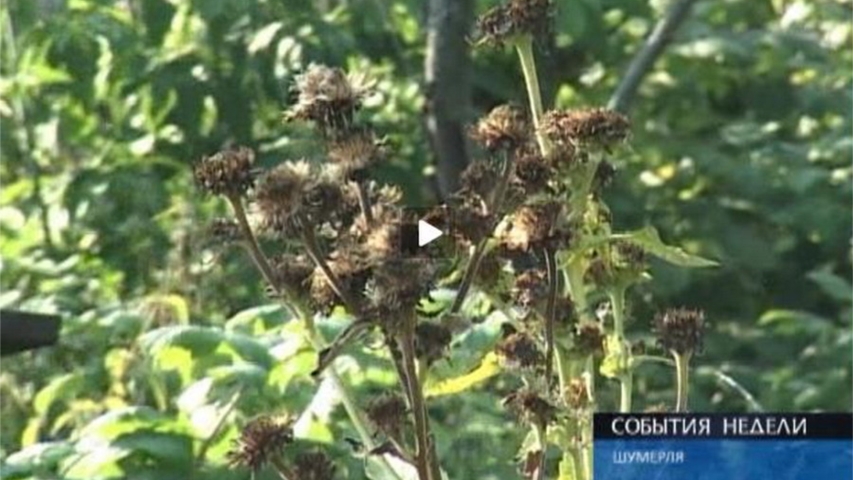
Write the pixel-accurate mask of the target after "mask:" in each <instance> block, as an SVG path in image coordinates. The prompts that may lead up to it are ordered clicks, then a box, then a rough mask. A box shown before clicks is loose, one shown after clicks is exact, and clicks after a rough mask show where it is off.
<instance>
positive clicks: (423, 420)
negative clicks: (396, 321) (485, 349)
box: [399, 317, 441, 480]
mask: <svg viewBox="0 0 853 480" xmlns="http://www.w3.org/2000/svg"><path fill="white" fill-rule="evenodd" d="M408 323H409V324H408V325H406V326H405V327H404V331H403V332H402V333H401V334H400V338H399V340H400V350H401V351H402V354H403V370H404V372H405V376H406V381H407V383H408V386H409V391H410V394H411V397H412V398H411V400H412V405H411V406H412V415H413V416H414V420H415V443H416V450H417V451H416V453H415V464H416V465H415V466H416V468H417V470H418V477H419V478H420V480H441V471H440V469H439V467H438V461H437V459H436V458H435V456H434V455H433V448H432V438H431V435H430V428H429V416H428V415H427V411H426V404H425V401H424V397H423V390H422V389H421V384H420V380H419V378H418V372H417V367H416V366H415V362H416V360H415V326H414V323H415V318H414V317H412V318H411V319H409V322H408Z"/></svg>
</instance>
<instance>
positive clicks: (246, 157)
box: [193, 147, 255, 197]
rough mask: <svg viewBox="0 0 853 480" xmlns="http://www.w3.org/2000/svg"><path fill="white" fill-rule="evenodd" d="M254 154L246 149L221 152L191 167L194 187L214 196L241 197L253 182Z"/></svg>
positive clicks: (240, 148)
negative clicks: (196, 186)
mask: <svg viewBox="0 0 853 480" xmlns="http://www.w3.org/2000/svg"><path fill="white" fill-rule="evenodd" d="M254 163H255V152H254V151H252V149H250V148H247V147H238V148H234V149H228V150H223V151H221V152H217V153H215V154H214V155H211V156H209V157H204V158H202V159H201V161H199V162H196V163H195V164H194V165H193V177H194V179H195V183H196V185H198V186H199V188H201V189H202V190H204V191H205V192H208V193H212V194H214V195H225V196H228V197H233V196H243V195H245V194H246V192H247V191H248V190H249V189H250V188H252V186H253V185H254V182H255V178H254V172H253V171H252V165H254Z"/></svg>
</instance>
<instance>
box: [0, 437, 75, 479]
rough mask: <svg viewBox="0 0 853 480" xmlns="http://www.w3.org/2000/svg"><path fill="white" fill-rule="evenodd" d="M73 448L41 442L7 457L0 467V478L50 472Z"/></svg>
mask: <svg viewBox="0 0 853 480" xmlns="http://www.w3.org/2000/svg"><path fill="white" fill-rule="evenodd" d="M73 453H74V447H73V446H72V445H71V444H70V443H68V442H66V441H61V442H43V443H36V444H34V445H30V446H28V447H26V448H24V449H23V450H20V451H18V452H15V453H13V454H11V455H9V457H8V458H6V460H5V461H4V462H3V464H2V466H0V478H2V479H3V480H12V479H18V478H28V477H33V476H36V473H37V472H47V471H52V470H54V469H55V468H56V466H57V465H59V463H60V462H61V461H62V460H63V459H64V458H66V457H68V456H69V455H72V454H73Z"/></svg>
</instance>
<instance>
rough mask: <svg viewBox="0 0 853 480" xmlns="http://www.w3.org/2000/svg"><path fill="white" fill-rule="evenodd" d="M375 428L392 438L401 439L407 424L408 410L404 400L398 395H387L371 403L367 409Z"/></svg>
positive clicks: (368, 416) (366, 411)
mask: <svg viewBox="0 0 853 480" xmlns="http://www.w3.org/2000/svg"><path fill="white" fill-rule="evenodd" d="M365 413H366V414H367V418H368V419H369V420H370V423H371V424H373V427H374V428H375V429H376V430H377V431H378V432H382V433H384V434H385V435H387V436H389V437H391V438H397V439H399V438H400V437H401V436H402V435H401V432H402V429H403V426H404V425H405V424H406V418H407V415H408V410H407V408H406V402H404V401H403V398H402V397H400V396H399V395H396V394H385V395H382V396H380V397H376V398H374V399H372V400H371V401H370V403H369V404H368V405H367V408H366V409H365Z"/></svg>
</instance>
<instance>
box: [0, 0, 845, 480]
mask: <svg viewBox="0 0 853 480" xmlns="http://www.w3.org/2000/svg"><path fill="white" fill-rule="evenodd" d="M476 3H477V5H476V9H477V11H480V12H481V11H483V10H485V9H486V8H487V7H488V6H489V5H491V4H493V3H494V2H493V1H487V0H479V1H477V2H476ZM555 3H556V4H557V9H556V15H555V21H554V27H555V28H554V34H555V37H554V39H553V41H550V42H547V44H545V45H540V48H539V51H538V52H537V53H538V55H539V58H540V66H541V67H542V68H543V69H544V76H545V77H546V78H545V83H546V85H548V88H547V90H548V91H549V92H550V96H551V97H552V99H553V102H554V104H555V105H557V106H558V107H562V108H572V107H578V106H595V105H603V104H606V103H607V101H608V98H609V97H610V96H611V95H612V93H613V91H614V89H615V87H616V86H617V84H618V82H619V80H620V78H621V77H622V75H623V74H624V71H625V69H626V67H627V65H628V63H629V62H630V60H631V58H632V56H633V55H634V54H635V53H636V51H637V50H638V49H639V48H640V46H641V45H642V42H643V40H644V38H645V37H646V36H647V35H648V34H649V32H650V30H651V28H652V27H653V26H654V23H655V22H656V21H657V19H659V18H660V17H661V15H662V14H663V12H664V11H665V8H666V7H667V5H668V4H669V2H667V1H663V0H565V1H557V2H555ZM0 5H2V80H0V122H2V123H0V129H2V166H0V173H2V182H3V189H2V192H0V199H2V202H0V253H1V254H2V294H0V306H3V307H10V306H11V307H15V308H20V309H26V310H30V311H41V312H58V313H61V314H62V315H63V316H64V324H63V325H64V326H63V332H62V337H61V340H60V345H58V346H57V347H53V348H49V349H45V350H43V351H38V352H33V353H26V354H22V355H18V356H15V357H6V359H4V360H3V364H2V373H0V399H2V400H0V415H2V425H0V446H2V458H3V467H2V478H10V479H11V478H31V477H36V478H85V479H92V478H118V477H122V478H158V479H164V478H189V475H190V474H193V475H194V477H193V478H248V473H245V472H229V471H228V470H227V468H225V466H224V452H225V451H226V450H227V448H228V447H229V445H230V441H231V440H232V439H233V438H234V436H235V435H236V433H237V431H238V426H239V425H240V424H242V422H243V421H244V420H245V419H246V418H248V417H251V416H252V415H255V414H257V413H261V412H263V411H292V412H297V411H302V410H306V409H307V410H309V411H311V412H312V415H310V416H307V417H304V418H303V419H302V420H301V422H302V424H301V425H300V428H299V429H298V431H299V432H300V436H301V437H302V438H303V439H304V441H306V442H319V443H324V444H328V445H329V447H330V448H332V449H333V450H334V451H336V452H337V455H336V456H335V459H336V460H337V461H340V462H341V464H342V468H343V469H345V470H347V471H348V472H349V475H350V476H349V477H348V478H358V475H361V469H360V468H359V467H358V462H360V460H358V459H355V458H351V457H350V456H349V455H347V452H348V449H349V447H348V446H347V444H346V442H343V441H342V439H343V438H344V437H347V436H349V437H355V436H356V435H355V434H354V433H353V432H352V427H350V426H349V425H348V423H347V422H346V421H345V416H344V415H343V413H342V412H341V411H340V409H338V408H335V407H336V405H337V399H336V396H335V394H334V391H333V390H334V389H331V388H328V387H329V386H328V385H324V384H321V385H320V387H319V393H318V392H317V388H316V387H315V385H314V383H313V382H312V381H311V379H310V378H309V377H308V372H310V370H311V369H312V368H313V364H314V358H315V357H314V352H313V351H312V350H311V349H310V348H309V347H308V346H305V345H301V344H300V342H299V341H298V340H294V339H295V338H298V335H296V333H298V332H297V331H296V329H297V326H296V325H294V324H291V323H289V322H287V321H286V318H285V315H284V314H283V313H282V312H281V311H280V310H279V309H278V308H277V307H275V306H271V305H269V303H270V301H269V300H267V299H266V298H265V297H264V295H263V288H262V285H261V282H260V280H259V278H258V277H257V275H256V274H255V273H254V271H252V269H251V267H250V265H249V264H248V262H245V261H244V259H243V257H242V255H241V252H238V251H219V250H212V249H211V248H210V245H208V244H207V243H206V238H205V235H204V230H205V225H206V222H207V220H208V219H209V218H211V217H213V216H215V215H217V214H223V213H225V212H226V211H227V210H226V209H225V208H224V206H223V205H222V204H220V203H218V202H216V201H214V200H212V199H208V198H202V197H201V195H199V194H198V192H197V191H196V190H195V189H194V187H193V185H192V179H191V175H190V173H189V165H190V163H191V162H192V161H194V160H196V159H199V158H200V157H201V156H202V155H205V154H211V153H213V152H215V151H216V150H217V149H219V148H221V147H223V146H227V145H248V146H251V147H253V148H255V149H256V150H257V151H258V152H259V156H260V158H261V160H262V163H264V164H266V165H271V164H274V163H275V162H277V161H279V160H281V159H284V158H294V157H302V156H305V157H308V158H311V159H319V155H318V154H317V149H316V148H315V145H314V144H312V142H310V141H307V140H306V138H309V136H308V135H306V132H305V131H300V128H299V127H294V126H286V125H283V124H282V122H281V111H282V110H283V108H285V107H286V106H287V105H288V104H289V102H290V101H291V92H290V90H289V82H290V81H291V80H292V78H293V76H294V75H295V74H296V73H298V72H299V71H300V70H301V69H303V68H304V67H306V66H307V65H308V64H309V63H310V62H319V63H326V64H329V65H334V66H341V67H344V68H346V69H348V70H358V71H363V72H366V73H368V74H369V75H370V77H371V78H373V79H374V80H376V90H377V93H376V95H374V96H372V97H371V99H370V101H369V102H368V105H367V109H366V110H367V111H368V112H370V115H372V116H373V118H372V119H371V120H372V121H373V122H374V123H375V124H376V125H377V128H378V130H379V131H380V132H381V133H383V134H385V135H387V137H388V142H389V145H390V146H391V148H392V151H393V152H394V155H393V156H392V158H391V161H390V162H389V163H388V164H387V165H386V166H385V167H383V169H382V171H381V172H380V174H379V175H380V178H381V180H383V181H387V182H393V183H397V184H399V185H401V186H402V187H403V189H404V191H405V193H406V196H407V199H408V201H409V202H410V203H412V204H419V205H424V204H431V203H433V202H435V201H436V195H437V194H436V188H435V187H434V185H435V183H436V182H435V180H434V178H433V177H434V175H433V172H434V171H435V169H434V167H432V165H433V164H434V154H433V153H432V151H431V148H430V143H429V141H428V138H427V135H426V134H425V133H424V126H423V112H424V104H425V95H426V90H427V89H426V87H425V82H424V74H423V71H424V68H423V66H424V61H425V49H426V40H425V39H426V35H427V31H426V30H427V22H426V19H425V15H426V2H421V1H419V0H313V1H312V0H253V1H247V0H186V1H180V0H125V1H108V0H39V1H34V0H33V1H31V0H5V1H2V2H0ZM851 40H853V24H851V5H850V3H849V2H846V1H844V0H813V1H809V0H723V1H702V0H700V1H698V2H696V5H695V7H694V9H693V11H692V13H691V15H690V16H689V17H688V19H687V20H686V21H685V22H684V24H683V25H682V26H681V27H680V29H679V31H678V33H677V35H676V36H675V38H674V39H673V42H672V44H671V45H670V46H669V47H668V49H667V50H666V52H665V53H664V54H663V55H662V57H661V58H660V59H659V60H658V61H657V62H656V63H655V65H654V68H653V69H652V70H651V71H650V72H649V74H648V76H647V77H646V78H645V80H644V81H643V83H642V85H641V87H640V89H639V92H638V96H637V97H636V98H635V100H634V102H633V104H632V106H631V110H630V113H629V116H630V117H631V118H632V123H633V139H632V141H631V148H630V150H629V151H628V152H627V154H624V155H620V156H618V157H617V158H614V159H613V160H614V162H615V163H616V166H617V168H618V174H617V177H616V182H615V184H614V186H613V187H611V189H610V190H609V193H608V198H607V201H608V203H609V204H610V205H611V207H612V210H613V216H614V219H615V226H616V228H619V229H621V230H626V229H631V228H637V227H642V226H644V225H654V226H655V227H657V228H658V229H659V231H660V232H661V234H662V236H663V237H664V239H665V240H667V241H668V242H669V243H673V244H679V245H682V246H684V247H685V248H686V249H687V250H689V251H691V252H693V253H698V254H701V255H703V256H706V257H710V258H714V259H716V260H718V261H719V262H720V264H721V267H719V268H716V269H710V270H679V269H676V268H673V267H668V266H666V265H662V264H661V265H658V264H654V265H653V271H652V273H653V275H654V277H655V279H654V281H653V282H650V283H647V284H645V285H644V286H643V287H642V288H641V289H640V290H637V291H635V292H633V294H632V295H631V297H630V307H631V311H632V315H631V323H630V328H631V329H632V335H633V336H634V337H635V338H648V339H650V338H651V335H650V332H649V323H650V320H651V317H652V315H653V314H654V312H655V311H657V310H659V309H662V308H666V307H669V306H680V305H685V306H691V307H699V308H702V309H704V310H705V312H706V318H707V319H708V320H709V322H710V325H711V326H710V332H709V335H708V340H707V346H706V352H705V354H704V355H703V356H701V357H699V358H697V360H696V362H695V365H696V366H697V368H698V370H697V373H696V374H695V375H694V379H695V381H694V386H693V390H692V397H693V398H692V401H691V403H692V406H693V408H694V409H695V410H698V411H747V410H749V409H750V408H753V409H754V408H756V407H757V406H759V405H760V406H761V407H762V408H764V409H765V410H771V411H772V410H776V411H815V410H817V411H820V410H835V411H849V410H850V409H851V402H852V401H853V400H852V399H851V384H853V378H851V364H852V363H853V331H851V269H850V260H851V249H850V246H851V244H850V238H851V235H850V234H851V193H853V192H851V160H852V159H851V151H853V124H851V104H853V103H851V102H853V98H851V92H853V90H851V87H853V82H851V77H853V69H851V65H853V51H851ZM472 62H473V63H472V66H471V84H472V94H471V99H472V101H471V108H470V111H465V112H461V113H460V115H462V117H463V118H464V119H465V120H466V121H473V120H474V119H475V118H476V117H477V116H478V115H479V114H481V113H482V112H484V111H487V110H488V109H489V108H491V107H492V106H494V105H496V104H499V103H503V102H506V101H513V102H517V103H520V104H524V103H525V96H524V90H523V82H522V79H521V75H520V73H519V71H518V69H517V67H516V60H515V57H514V55H513V54H512V52H509V51H506V52H485V51H484V52H480V51H475V52H474V53H473V58H472ZM315 157H317V158H315ZM493 320H494V319H491V317H490V318H487V319H486V320H485V321H484V322H483V323H481V324H479V325H478V327H477V328H476V329H475V330H476V331H473V332H469V334H467V336H466V337H465V338H463V339H462V343H463V344H464V345H463V347H464V348H463V353H462V354H460V358H458V359H455V361H454V362H452V364H451V365H450V366H447V370H454V371H456V372H462V371H464V370H465V369H466V368H470V367H471V366H472V365H476V362H477V361H478V358H468V357H473V356H475V354H476V353H478V352H480V353H482V351H481V350H480V349H481V348H482V347H483V345H488V342H489V341H490V339H493V338H494V336H495V335H496V334H497V331H498V328H497V326H498V323H499V322H497V321H493ZM324 324H325V325H326V326H327V327H328V328H330V329H334V328H337V327H338V326H339V324H340V322H339V321H337V320H335V319H332V320H330V321H328V322H324ZM466 349H467V350H466ZM465 352H467V354H468V356H467V357H466V356H465V354H464V353H465ZM354 355H356V356H359V355H360V356H363V357H364V358H362V359H361V360H362V363H361V364H360V365H356V364H355V362H352V363H353V364H352V365H350V367H349V368H347V369H346V371H345V379H346V381H347V382H348V383H350V384H351V385H353V387H354V390H355V393H356V398H357V399H358V400H363V399H365V398H367V395H368V394H369V393H371V392H374V391H378V390H381V389H383V388H387V386H388V385H391V384H392V382H393V375H392V374H391V373H390V372H388V371H387V370H386V369H384V368H376V366H375V362H374V363H373V364H371V362H370V358H371V356H372V355H373V352H371V351H370V350H369V349H365V351H363V352H356V353H354ZM371 365H373V366H371ZM720 374H724V375H726V376H727V377H723V376H721V375H720ZM671 377H672V375H671V372H670V371H668V370H667V369H665V368H663V367H658V366H651V365H650V366H646V367H643V369H642V371H641V373H640V375H639V376H638V384H637V385H636V387H635V388H636V391H637V398H638V402H639V403H640V406H641V407H642V406H647V405H653V404H656V403H659V402H662V401H669V399H671V398H672V378H671ZM726 378H731V379H734V380H736V381H737V382H738V383H739V385H740V386H742V388H743V389H745V390H746V391H748V392H750V393H751V394H752V395H753V396H754V400H755V403H750V402H748V401H747V400H746V399H745V398H744V395H743V394H742V392H740V393H739V392H738V391H737V389H736V388H735V386H734V385H733V384H731V383H730V382H727V381H726V380H725V379H726ZM500 388H501V377H500V376H498V377H495V378H493V379H492V380H490V381H488V382H486V383H484V384H481V385H478V386H476V387H475V388H473V389H472V390H470V391H468V392H466V393H465V394H464V395H461V396H452V397H442V398H436V399H435V400H434V401H433V403H432V407H431V414H432V415H433V417H434V418H435V419H436V424H437V425H436V427H435V428H436V430H437V435H438V436H439V438H438V444H439V445H440V446H441V451H440V452H439V455H440V456H441V457H442V459H443V463H444V464H445V466H446V468H447V469H448V471H449V473H450V475H451V478H514V477H515V476H516V475H517V474H516V473H515V472H516V470H515V465H514V463H513V460H512V457H513V455H514V453H515V450H516V449H517V447H518V445H519V443H520V441H521V438H520V437H519V435H520V434H519V432H518V431H517V430H516V429H513V428H512V422H511V420H510V418H509V417H508V416H507V415H506V414H505V413H504V412H503V411H502V409H501V407H500V404H499V398H500V396H499V395H496V394H495V391H496V390H499V389H500ZM315 393H316V395H315ZM756 403H757V405H756ZM219 419H222V421H221V422H219ZM219 423H221V425H218V424H219ZM472 458H476V459H482V461H479V460H478V461H477V462H471V461H470V459H472ZM262 477H263V476H259V477H258V478H262Z"/></svg>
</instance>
